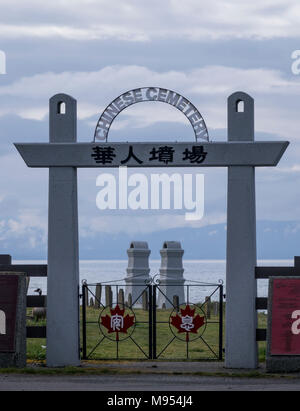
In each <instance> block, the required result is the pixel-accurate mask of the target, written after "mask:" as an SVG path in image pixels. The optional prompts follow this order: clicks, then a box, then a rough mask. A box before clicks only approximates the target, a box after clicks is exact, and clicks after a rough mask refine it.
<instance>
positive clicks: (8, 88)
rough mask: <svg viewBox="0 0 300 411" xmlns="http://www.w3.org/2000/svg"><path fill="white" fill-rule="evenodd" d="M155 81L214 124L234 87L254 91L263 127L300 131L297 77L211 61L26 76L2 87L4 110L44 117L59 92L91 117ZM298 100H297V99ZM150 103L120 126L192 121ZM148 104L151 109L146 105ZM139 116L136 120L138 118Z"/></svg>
mask: <svg viewBox="0 0 300 411" xmlns="http://www.w3.org/2000/svg"><path fill="white" fill-rule="evenodd" d="M145 85H153V86H160V87H166V88H169V89H173V90H176V91H177V92H179V93H181V94H183V95H184V96H186V97H187V98H189V99H190V100H191V101H192V102H193V103H194V104H195V105H196V106H197V107H198V108H199V110H200V111H201V112H202V115H203V116H204V118H205V119H206V121H207V124H208V126H209V127H210V128H226V122H227V119H226V99H227V97H228V96H229V95H230V94H231V93H232V92H234V91H237V90H242V91H245V92H248V93H249V94H251V95H252V96H253V97H255V99H256V107H257V109H256V113H257V115H256V124H257V130H258V131H263V132H269V133H273V134H278V135H281V136H284V137H288V138H290V137H292V138H293V137H296V136H297V131H298V128H299V125H298V124H297V122H296V121H295V118H298V114H297V112H298V109H297V107H296V106H295V105H294V104H293V101H294V100H293V99H299V95H300V82H299V80H298V78H297V77H295V78H292V79H287V78H285V76H284V75H283V74H282V73H281V72H280V71H278V70H269V69H261V68H257V69H242V68H234V67H226V66H205V67H200V68H194V69H191V70H187V71H178V70H177V71H175V70H170V71H161V72H159V71H155V70H151V69H149V68H147V67H144V66H136V65H124V66H107V67H104V68H102V69H100V70H97V71H86V72H84V71H82V72H69V71H66V72H62V73H53V72H48V73H42V74H36V75H33V76H28V77H23V78H21V79H19V80H17V81H14V82H12V83H11V84H8V85H5V86H2V87H0V97H2V98H5V102H6V103H5V106H3V108H2V109H0V116H1V115H2V116H3V115H7V114H16V115H18V116H20V117H22V118H25V119H35V120H44V119H45V118H46V115H47V112H48V99H49V97H51V96H52V95H54V94H56V93H58V92H64V93H67V94H71V95H73V96H74V97H75V98H76V99H77V100H78V116H79V119H81V120H89V119H91V118H93V122H94V117H95V119H96V117H97V116H99V115H100V113H101V112H102V111H103V110H104V108H105V107H106V105H107V104H109V102H110V101H112V100H113V99H114V98H115V97H116V96H118V95H119V94H120V93H122V92H125V91H126V90H130V89H133V88H136V87H144V86H145ZM295 101H296V100H295ZM146 104H147V105H145V103H144V104H143V105H136V106H133V107H131V108H129V109H127V110H125V111H124V113H123V114H122V115H121V116H122V117H121V116H120V121H121V122H120V123H116V128H118V129H122V128H126V127H128V125H129V122H130V123H131V124H133V127H147V126H149V125H151V124H155V123H159V122H179V123H180V122H181V123H183V122H186V123H187V121H186V119H185V117H184V116H183V115H182V114H180V113H179V112H177V110H174V109H173V108H172V107H169V106H167V105H164V104H156V105H154V104H153V103H146ZM145 107H147V109H146V108H145ZM133 120H134V121H133Z"/></svg>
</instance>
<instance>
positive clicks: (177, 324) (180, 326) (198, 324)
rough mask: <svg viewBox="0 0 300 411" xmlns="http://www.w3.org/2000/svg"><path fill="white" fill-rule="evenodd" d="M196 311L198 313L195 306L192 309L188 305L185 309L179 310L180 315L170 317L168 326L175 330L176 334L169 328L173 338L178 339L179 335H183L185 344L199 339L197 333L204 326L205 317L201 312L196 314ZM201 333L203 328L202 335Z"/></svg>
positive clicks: (198, 333)
mask: <svg viewBox="0 0 300 411" xmlns="http://www.w3.org/2000/svg"><path fill="white" fill-rule="evenodd" d="M196 309H197V311H200V309H199V308H198V307H197V306H194V308H192V307H191V306H190V305H186V306H185V308H181V309H180V315H179V314H176V315H173V316H172V315H171V317H170V325H171V326H172V327H173V328H175V329H176V330H177V333H176V331H175V330H173V328H172V327H171V330H172V332H173V334H174V335H175V337H178V338H179V339H180V335H184V336H185V341H186V342H189V341H191V340H193V339H196V338H199V337H200V332H199V331H200V329H201V328H202V327H203V326H204V325H205V316H204V313H203V312H202V310H201V311H200V312H199V313H196ZM200 314H203V315H200ZM203 332H204V328H203V329H202V333H203ZM202 333H201V334H202ZM191 334H192V338H191Z"/></svg>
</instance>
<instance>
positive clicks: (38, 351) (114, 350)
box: [27, 307, 267, 361]
mask: <svg viewBox="0 0 300 411" xmlns="http://www.w3.org/2000/svg"><path fill="white" fill-rule="evenodd" d="M30 311H31V310H30V309H29V310H28V315H30ZM100 312H101V310H99V309H96V308H92V307H87V322H88V324H87V327H86V332H87V355H89V358H90V359H101V360H105V359H116V358H119V359H123V360H129V359H131V360H134V359H139V360H146V359H147V356H148V354H149V326H148V321H149V313H148V311H144V310H142V309H135V310H134V313H135V316H136V318H135V322H136V326H135V329H134V332H133V333H132V334H131V332H130V330H131V329H128V335H126V334H120V339H121V341H120V342H119V343H118V344H117V343H116V341H115V338H114V337H115V334H108V333H107V332H106V331H105V330H106V329H105V327H103V326H102V332H101V330H100V328H99V315H100ZM106 314H107V312H105V313H102V316H105V315H106ZM108 314H109V312H108ZM126 314H127V312H125V315H126ZM128 314H129V315H132V313H131V312H130V311H128ZM170 314H171V310H159V309H158V310H157V331H156V332H157V348H156V352H157V356H158V357H159V359H160V360H186V359H187V356H188V359H189V360H194V361H195V360H207V359H212V360H214V359H217V357H218V350H219V348H218V347H219V345H218V342H219V340H218V339H219V324H218V320H219V319H218V317H215V316H213V315H212V316H211V319H209V320H207V324H206V328H205V331H204V333H203V335H202V338H198V339H197V340H195V341H191V342H190V343H189V344H188V345H187V343H186V341H185V338H186V337H185V336H186V334H185V333H183V334H180V335H179V334H178V332H177V329H176V328H174V327H172V328H173V332H174V333H173V332H172V331H171V328H170V326H169V317H170ZM172 315H173V316H174V315H176V314H175V313H172ZM80 317H82V312H81V311H80ZM258 323H259V325H258V326H259V328H266V326H267V315H265V314H262V313H259V315H258ZM45 324H46V323H45V320H42V321H39V322H33V321H32V320H27V325H38V326H41V325H45ZM223 324H224V322H223ZM81 327H82V321H81ZM200 330H201V331H203V330H204V328H201V329H200ZM200 330H199V331H200ZM224 332H225V330H224ZM130 334H131V335H130ZM174 334H175V335H176V336H179V337H180V338H181V340H179V339H178V338H176V337H175V336H174ZM200 334H201V332H200ZM112 335H113V336H114V337H113V338H114V341H112V340H111V339H108V337H109V338H112ZM190 335H191V339H192V338H193V336H192V334H190ZM104 336H105V338H104ZM124 337H128V338H126V339H125V340H122V338H124ZM224 338H225V336H224V337H223V346H224ZM258 345H259V360H260V361H264V360H265V352H266V343H265V342H259V344H258ZM45 346H46V340H45V339H27V357H28V359H29V360H38V361H40V360H44V359H45V358H46V349H45ZM81 346H82V328H81Z"/></svg>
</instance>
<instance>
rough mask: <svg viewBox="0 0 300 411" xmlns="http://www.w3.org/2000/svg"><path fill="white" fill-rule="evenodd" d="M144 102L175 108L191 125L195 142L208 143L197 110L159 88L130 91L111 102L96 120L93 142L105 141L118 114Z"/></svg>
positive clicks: (176, 95)
mask: <svg viewBox="0 0 300 411" xmlns="http://www.w3.org/2000/svg"><path fill="white" fill-rule="evenodd" d="M146 101H159V102H162V103H167V104H170V105H171V106H173V107H176V108H177V109H178V110H180V111H181V112H182V113H183V114H184V115H185V116H186V118H187V119H188V120H189V122H190V123H191V125H192V127H193V130H194V133H195V138H196V141H198V139H199V138H200V139H203V140H206V141H209V136H208V131H207V127H206V124H205V121H204V119H203V117H202V115H201V114H200V112H199V111H198V110H197V108H196V107H195V106H194V105H193V104H192V103H191V102H190V101H189V100H187V99H186V98H185V97H183V96H181V95H180V94H178V93H176V92H175V91H172V90H167V89H165V88H160V87H144V88H137V89H134V90H130V91H127V92H126V93H124V94H122V95H121V96H119V97H117V98H116V99H115V100H114V101H112V102H111V103H110V104H109V105H108V106H107V107H106V109H105V110H104V112H103V113H102V114H101V117H100V118H99V120H98V123H97V127H96V130H95V135H94V141H96V140H101V141H107V138H108V133H109V130H110V127H111V125H112V123H113V121H114V119H115V118H116V117H117V116H118V114H120V113H121V111H123V110H124V109H125V108H127V107H129V106H132V105H133V104H136V103H142V102H146Z"/></svg>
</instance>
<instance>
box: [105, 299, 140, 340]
mask: <svg viewBox="0 0 300 411" xmlns="http://www.w3.org/2000/svg"><path fill="white" fill-rule="evenodd" d="M130 314H133V313H132V311H131V310H130V309H129V308H128V307H125V306H124V307H123V308H122V309H121V308H120V306H119V305H118V304H117V305H116V307H115V308H112V307H106V308H105V309H104V310H103V312H102V313H101V314H100V329H101V331H102V333H103V334H104V335H105V336H107V337H108V338H110V339H113V340H114V341H120V340H123V339H126V338H128V337H129V336H130V335H131V334H132V332H133V331H134V325H135V317H134V315H130ZM129 329H130V332H129V333H128V330H129ZM109 336H110V337H109Z"/></svg>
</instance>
